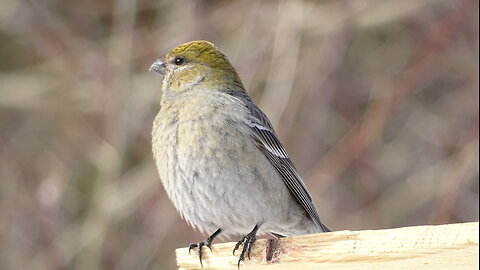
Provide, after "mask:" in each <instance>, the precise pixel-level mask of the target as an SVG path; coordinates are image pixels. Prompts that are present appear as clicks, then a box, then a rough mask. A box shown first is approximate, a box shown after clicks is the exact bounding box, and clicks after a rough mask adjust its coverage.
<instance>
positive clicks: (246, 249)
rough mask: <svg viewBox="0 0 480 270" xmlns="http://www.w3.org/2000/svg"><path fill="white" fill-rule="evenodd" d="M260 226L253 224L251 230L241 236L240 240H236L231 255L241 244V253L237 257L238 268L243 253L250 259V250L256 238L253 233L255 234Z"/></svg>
mask: <svg viewBox="0 0 480 270" xmlns="http://www.w3.org/2000/svg"><path fill="white" fill-rule="evenodd" d="M259 228H260V226H258V225H255V227H254V228H253V230H252V231H251V232H249V233H248V234H247V235H245V236H244V237H242V239H240V241H238V242H237V244H236V245H235V247H234V248H233V255H235V251H236V250H237V249H238V248H239V247H240V246H241V245H242V244H243V247H242V253H240V257H239V258H238V269H240V262H242V261H243V260H244V259H245V254H246V255H247V257H248V258H249V259H250V252H251V251H252V244H253V243H254V242H255V240H257V238H256V237H255V235H256V234H257V231H258V229H259Z"/></svg>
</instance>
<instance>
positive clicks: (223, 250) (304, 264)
mask: <svg viewBox="0 0 480 270" xmlns="http://www.w3.org/2000/svg"><path fill="white" fill-rule="evenodd" d="M478 227H479V224H478V222H470V223H459V224H447V225H433V226H414V227H404V228H396V229H386V230H365V231H337V232H331V233H320V234H311V235H301V236H294V237H288V238H282V239H279V240H273V239H268V240H267V239H259V240H257V241H256V242H255V244H254V246H253V248H252V256H251V260H248V259H246V260H245V262H242V264H241V267H240V268H241V269H245V270H247V269H289V270H293V269H307V270H308V269H478V266H479V251H478V248H479V245H478V236H479V235H478ZM234 245H235V243H221V244H216V245H213V246H212V250H213V252H210V250H209V249H208V248H206V247H204V249H203V254H204V259H203V269H236V268H237V261H238V257H237V256H233V255H232V248H233V246H234ZM195 251H196V249H195V250H192V253H191V254H189V253H188V248H179V249H177V250H176V256H177V263H178V266H179V267H180V269H202V268H201V266H200V263H199V260H198V256H197V254H196V252H195ZM237 255H238V253H237Z"/></svg>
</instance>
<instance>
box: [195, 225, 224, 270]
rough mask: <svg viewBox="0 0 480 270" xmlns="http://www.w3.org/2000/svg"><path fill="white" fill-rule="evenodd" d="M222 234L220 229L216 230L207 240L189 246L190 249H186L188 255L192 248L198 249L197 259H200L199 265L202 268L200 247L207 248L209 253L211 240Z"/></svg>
mask: <svg viewBox="0 0 480 270" xmlns="http://www.w3.org/2000/svg"><path fill="white" fill-rule="evenodd" d="M221 232H222V229H218V230H216V231H215V232H214V233H213V234H212V235H210V236H209V237H208V238H207V239H205V240H204V241H202V242H199V243H197V244H190V247H188V253H189V254H190V251H191V250H192V249H194V248H198V251H197V253H198V258H199V259H200V265H201V266H202V267H203V263H202V247H203V246H207V247H208V248H209V249H210V251H211V250H212V247H211V245H212V241H213V239H215V237H217V236H218V235H219V234H220V233H221Z"/></svg>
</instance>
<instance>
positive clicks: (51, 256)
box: [0, 0, 479, 270]
mask: <svg viewBox="0 0 480 270" xmlns="http://www.w3.org/2000/svg"><path fill="white" fill-rule="evenodd" d="M478 33H479V29H478V1H476V0H458V1H455V0H422V1H418V0H406V1H394V0H389V1H385V0H358V1H338V0H331V1H288V0H279V1H207V0H203V1H187V0H176V1H154V0H139V1H128V0H118V1H94V0H87V1H73V0H68V1H65V0H46V1H34V0H3V1H1V2H0V59H1V61H0V269H39V270H42V269H88V270H93V269H139V270H140V269H174V268H175V259H174V249H175V248H177V247H183V246H186V245H187V244H188V243H190V242H196V241H199V240H201V239H203V237H204V236H202V235H200V234H199V233H196V232H194V231H193V230H191V229H190V228H189V227H188V226H187V225H186V224H185V223H184V222H183V221H182V220H181V218H180V217H179V215H178V214H177V213H176V211H175V209H174V208H173V206H172V204H171V203H170V201H169V200H168V198H167V197H166V195H165V192H164V190H163V188H162V187H161V184H160V181H159V180H158V176H157V174H156V171H155V166H154V163H153V160H152V155H151V150H150V128H151V123H152V121H153V118H154V116H155V113H156V111H157V110H158V104H159V102H158V100H159V98H160V85H161V78H160V77H158V76H156V75H155V74H153V73H150V72H148V67H149V66H150V64H151V63H152V62H153V61H154V60H155V59H156V58H157V57H159V56H161V55H162V54H163V53H166V52H167V51H169V50H170V49H171V48H172V47H174V46H175V45H178V44H180V43H182V42H185V41H189V40H193V39H207V40H210V41H212V42H214V43H215V44H216V45H217V46H218V47H219V48H221V49H222V50H223V51H224V52H225V53H226V54H227V55H228V56H229V57H230V60H231V62H232V63H233V64H234V66H235V67H236V68H237V69H238V71H239V73H240V75H241V77H242V78H243V80H244V84H245V86H246V87H247V90H248V91H249V93H250V94H251V95H252V96H253V98H254V99H255V100H256V102H257V103H258V104H259V106H260V107H261V108H262V109H263V110H264V111H265V113H266V114H267V115H268V116H269V117H270V119H271V120H272V122H273V124H274V126H275V127H276V129H277V132H278V133H279V136H280V137H281V139H282V141H283V142H284V144H285V146H286V148H287V150H288V151H289V153H290V155H291V156H292V159H293V161H294V163H295V164H296V166H297V167H298V169H299V170H300V172H301V174H302V175H303V176H304V178H305V182H306V184H307V186H308V187H309V189H310V191H311V193H312V196H313V199H314V201H315V204H316V206H317V208H318V211H319V213H320V215H321V217H322V220H323V221H324V222H325V223H326V224H327V226H329V227H330V228H332V229H334V230H344V229H351V230H354V229H373V228H389V227H398V226H408V225H416V224H439V223H452V222H462V221H475V220H478V211H479V209H478V205H479V197H478V190H479V186H478V183H479V181H478V177H479V174H478V162H479V160H478V155H479V154H478V123H479V119H478V112H479V110H478V108H479V103H478V102H479V101H478V98H479V96H478V92H479V91H478V89H479V88H478V84H479V81H478V72H479V70H478V67H479V65H478V57H479V55H478V52H479V49H478V46H479V45H478ZM212 207H215V205H212ZM272 207H274V206H272Z"/></svg>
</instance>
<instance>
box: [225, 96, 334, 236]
mask: <svg viewBox="0 0 480 270" xmlns="http://www.w3.org/2000/svg"><path fill="white" fill-rule="evenodd" d="M229 94H230V95H233V96H235V97H237V98H239V99H240V100H242V102H243V103H244V104H245V106H246V107H247V108H248V110H249V112H250V114H251V116H252V119H250V123H248V124H249V126H250V127H251V129H252V130H253V134H254V136H253V139H254V140H255V142H256V144H257V147H258V148H259V149H260V151H262V153H263V154H264V155H265V156H266V157H267V159H268V160H269V161H270V163H271V164H272V165H273V166H274V167H275V169H276V170H277V171H278V173H279V174H280V176H281V177H282V180H283V182H284V183H285V185H286V186H287V187H288V189H289V190H290V191H291V192H292V194H293V196H294V197H295V199H297V201H298V203H299V204H300V205H301V206H302V207H303V209H305V211H306V212H307V214H308V216H309V217H310V219H311V220H312V222H313V223H314V224H315V226H317V228H319V229H320V230H322V231H327V232H328V231H330V230H329V229H328V228H327V227H326V226H325V225H323V224H322V222H321V221H320V217H319V216H318V213H317V211H316V209H315V206H314V205H313V202H312V198H311V196H310V194H309V193H308V191H307V188H306V186H305V184H304V183H303V181H302V178H301V177H300V175H299V174H298V173H297V170H296V169H295V166H294V165H293V163H292V161H291V160H290V158H289V157H288V154H287V151H285V148H284V147H283V146H282V144H281V143H280V141H279V140H278V137H277V135H276V134H275V131H274V130H273V127H272V125H271V123H270V121H269V120H268V118H267V116H266V115H265V114H264V113H263V112H262V111H261V110H260V109H259V108H258V107H257V106H256V105H255V104H254V103H253V102H252V101H251V99H250V97H249V96H248V95H247V94H246V93H242V92H240V93H239V92H230V93H229Z"/></svg>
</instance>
